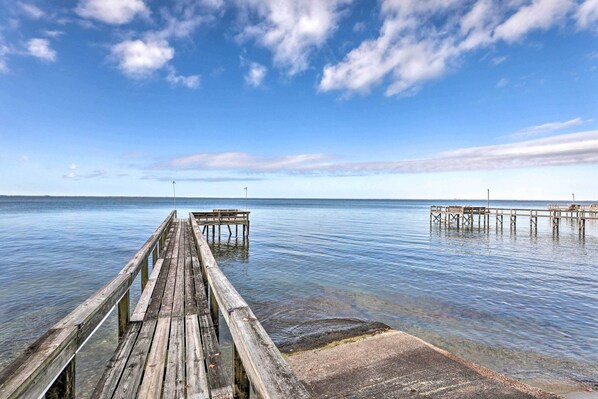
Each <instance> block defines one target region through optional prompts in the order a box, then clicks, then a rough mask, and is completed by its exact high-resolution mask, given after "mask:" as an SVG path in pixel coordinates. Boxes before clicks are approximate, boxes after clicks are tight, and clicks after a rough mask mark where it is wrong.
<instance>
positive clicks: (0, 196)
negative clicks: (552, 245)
mask: <svg viewBox="0 0 598 399" xmlns="http://www.w3.org/2000/svg"><path fill="white" fill-rule="evenodd" d="M0 198H53V199H60V198H90V199H102V198H105V199H163V200H172V197H159V196H135V195H22V194H14V195H13V194H10V195H9V194H0ZM176 199H177V200H243V201H245V200H246V198H245V197H176ZM247 200H248V201H271V200H284V201H397V202H408V201H447V202H455V201H463V202H486V201H487V199H486V198H479V199H467V198H453V199H449V198H313V197H305V198H303V197H250V198H247ZM490 202H553V203H563V204H570V203H571V202H572V201H571V200H558V199H546V198H541V199H491V200H490ZM596 202H598V200H580V201H575V203H579V204H590V203H596Z"/></svg>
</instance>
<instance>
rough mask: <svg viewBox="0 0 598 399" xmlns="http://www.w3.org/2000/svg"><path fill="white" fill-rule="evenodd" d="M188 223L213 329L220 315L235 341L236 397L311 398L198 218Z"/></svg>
mask: <svg viewBox="0 0 598 399" xmlns="http://www.w3.org/2000/svg"><path fill="white" fill-rule="evenodd" d="M189 219H190V222H191V227H192V230H193V238H194V240H195V244H196V246H197V252H198V254H199V256H200V260H201V268H202V273H203V277H204V281H205V282H206V289H207V290H208V291H209V292H208V295H209V299H210V312H211V314H212V319H213V322H214V327H215V328H216V329H218V320H219V313H220V314H221V315H222V317H223V319H224V321H225V322H226V324H227V325H228V327H229V329H230V333H231V336H232V338H233V346H234V352H233V354H234V356H233V369H234V370H233V375H234V383H235V390H236V392H237V394H238V395H239V396H240V397H249V393H250V392H251V391H254V392H255V393H256V394H257V395H258V397H260V398H264V399H268V398H272V399H274V398H280V399H284V398H297V399H301V398H310V397H311V396H310V394H309V393H308V392H307V390H306V389H305V387H304V386H303V384H302V383H301V382H300V381H299V380H298V378H297V377H296V376H295V374H294V373H293V372H292V371H291V369H290V367H289V365H288V364H287V362H286V361H285V360H284V359H283V357H282V355H281V354H280V352H279V351H278V349H277V348H276V345H274V343H273V342H272V339H271V338H270V337H269V336H268V334H267V333H266V331H265V330H264V328H263V327H262V325H261V323H260V322H259V321H258V320H257V318H256V317H255V315H254V314H253V312H252V311H251V309H250V308H249V305H247V303H246V302H245V300H244V299H243V298H242V297H241V295H239V293H238V292H237V290H236V289H235V288H234V287H233V285H232V284H231V283H230V282H229V280H228V279H227V278H226V276H225V275H224V273H222V271H221V270H220V268H219V267H218V264H217V263H216V260H215V259H214V255H213V254H212V251H211V250H210V247H209V245H208V243H207V241H206V239H205V238H204V236H203V234H202V233H201V231H200V227H199V224H198V222H197V220H196V216H195V214H194V213H190V214H189Z"/></svg>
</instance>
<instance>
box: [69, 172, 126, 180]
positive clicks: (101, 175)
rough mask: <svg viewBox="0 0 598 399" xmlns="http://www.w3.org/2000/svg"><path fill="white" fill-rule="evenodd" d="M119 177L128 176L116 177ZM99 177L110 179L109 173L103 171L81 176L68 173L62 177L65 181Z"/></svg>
mask: <svg viewBox="0 0 598 399" xmlns="http://www.w3.org/2000/svg"><path fill="white" fill-rule="evenodd" d="M116 176H118V177H122V176H126V175H125V174H122V175H116ZM98 177H108V172H107V171H105V170H102V169H96V170H94V171H92V172H90V173H87V174H83V175H80V174H78V173H76V172H74V171H73V172H68V173H66V174H64V175H62V178H63V179H71V180H80V179H95V178H98Z"/></svg>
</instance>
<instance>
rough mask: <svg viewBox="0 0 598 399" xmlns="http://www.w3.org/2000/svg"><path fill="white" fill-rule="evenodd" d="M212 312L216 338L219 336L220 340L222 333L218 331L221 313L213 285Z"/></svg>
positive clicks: (211, 293)
mask: <svg viewBox="0 0 598 399" xmlns="http://www.w3.org/2000/svg"><path fill="white" fill-rule="evenodd" d="M210 314H211V316H212V324H213V325H214V332H215V333H216V338H218V341H220V334H219V333H218V332H219V330H218V327H219V326H218V324H219V321H220V314H219V309H218V301H217V300H216V297H215V296H214V290H212V287H210Z"/></svg>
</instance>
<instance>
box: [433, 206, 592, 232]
mask: <svg viewBox="0 0 598 399" xmlns="http://www.w3.org/2000/svg"><path fill="white" fill-rule="evenodd" d="M491 218H494V224H495V226H496V228H497V229H502V228H503V226H504V225H505V224H508V225H509V227H510V229H511V230H514V229H516V228H517V221H518V220H519V221H521V220H524V221H529V228H530V231H531V232H537V231H538V220H539V219H547V220H548V221H549V223H550V226H551V228H552V231H553V232H554V233H556V234H558V233H559V230H560V226H561V221H563V220H571V221H574V222H576V223H577V227H578V230H579V234H580V235H585V232H586V222H587V221H589V220H598V204H592V205H579V204H571V205H566V206H563V205H561V204H550V205H548V206H547V207H546V208H544V209H539V208H536V209H525V208H492V207H483V206H463V205H450V206H432V207H430V226H433V225H438V226H439V227H440V228H442V227H444V228H446V229H451V228H455V229H457V230H459V229H474V228H477V229H489V228H490V226H491V222H490V219H491Z"/></svg>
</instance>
